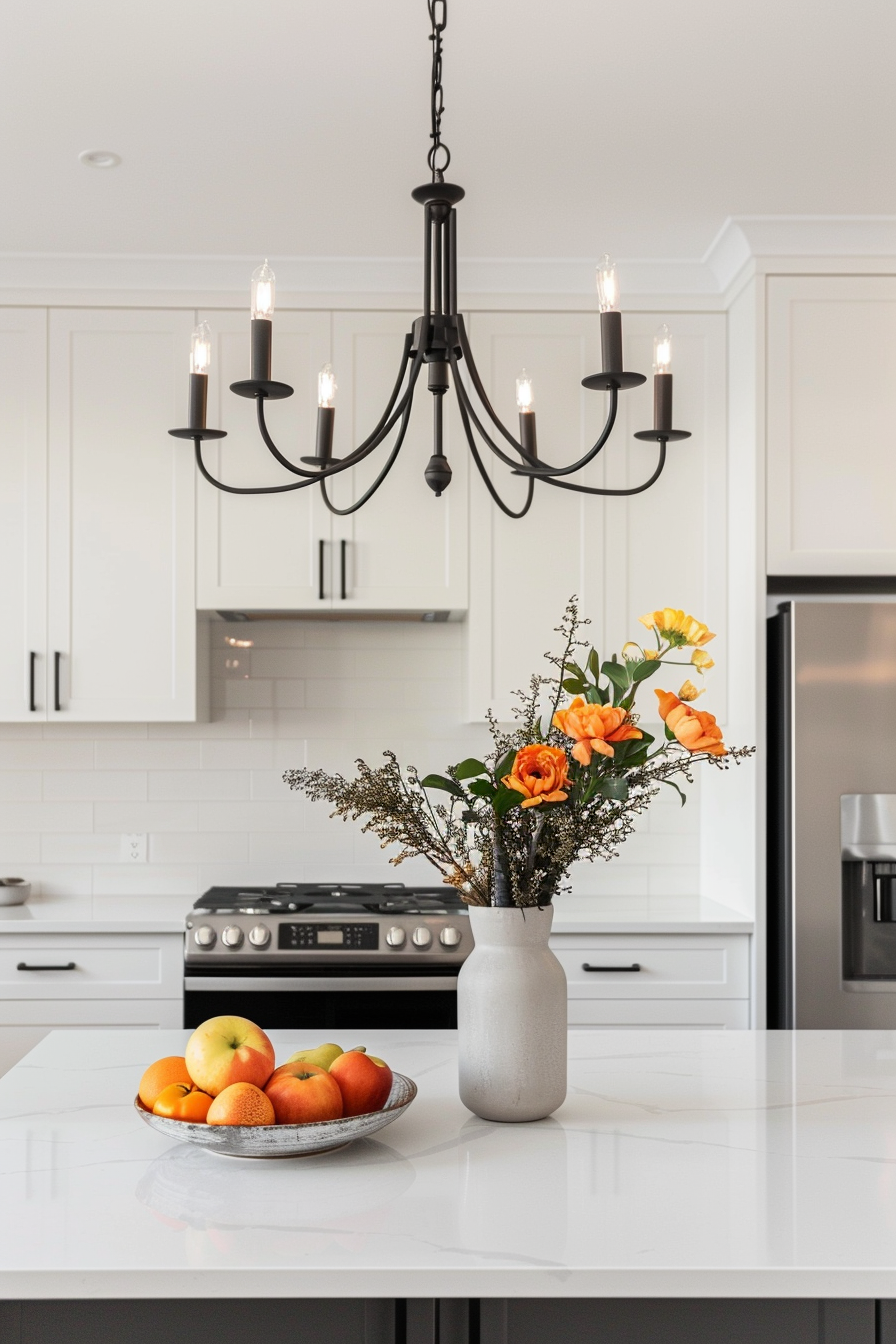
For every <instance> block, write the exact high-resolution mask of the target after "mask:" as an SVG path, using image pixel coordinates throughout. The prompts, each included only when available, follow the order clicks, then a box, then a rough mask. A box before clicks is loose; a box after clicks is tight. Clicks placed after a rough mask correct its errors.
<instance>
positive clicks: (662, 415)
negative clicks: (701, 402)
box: [653, 323, 672, 433]
mask: <svg viewBox="0 0 896 1344" xmlns="http://www.w3.org/2000/svg"><path fill="white" fill-rule="evenodd" d="M653 427H654V429H655V430H656V431H657V432H658V433H664V432H665V431H666V430H671V428H672V336H671V334H670V332H669V328H668V327H667V326H666V324H665V323H663V325H662V326H661V327H660V328H659V330H658V331H657V333H656V336H655V337H654V339H653Z"/></svg>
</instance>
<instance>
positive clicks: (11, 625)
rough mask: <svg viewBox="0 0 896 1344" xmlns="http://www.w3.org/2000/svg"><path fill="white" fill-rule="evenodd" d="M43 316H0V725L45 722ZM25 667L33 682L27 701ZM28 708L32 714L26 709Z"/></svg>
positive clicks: (19, 311)
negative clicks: (0, 632) (0, 633)
mask: <svg viewBox="0 0 896 1344" xmlns="http://www.w3.org/2000/svg"><path fill="white" fill-rule="evenodd" d="M46 370H47V316H46V312H45V311H44V310H43V309H28V308H4V309H2V310H0V573H2V575H3V582H2V584H0V623H2V626H3V643H2V648H0V720H2V721H3V722H10V721H13V720H18V719H23V720H34V719H42V718H45V717H46V707H47V702H46V697H45V695H44V685H43V683H44V680H45V674H46V640H47V630H46V602H47V567H46V535H47V534H46V509H47V499H46V488H47V409H46V407H47V396H46V392H47V372H46ZM32 661H33V670H34V678H35V692H34V699H33V701H32V698H31V673H32ZM32 705H33V708H32Z"/></svg>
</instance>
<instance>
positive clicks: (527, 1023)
mask: <svg viewBox="0 0 896 1344" xmlns="http://www.w3.org/2000/svg"><path fill="white" fill-rule="evenodd" d="M553 918H554V908H553V906H551V905H548V906H544V907H543V908H538V907H537V906H532V907H527V908H526V909H520V908H518V907H516V906H513V907H510V908H501V907H498V906H475V905H473V906H470V927H471V930H472V933H473V939H474V942H475V946H474V948H473V951H472V952H471V953H470V955H469V956H468V957H467V959H466V961H465V962H464V964H463V966H462V968H461V972H460V975H459V977H458V981H457V1025H458V1036H459V1041H458V1045H459V1064H460V1099H461V1101H462V1102H463V1103H464V1105H465V1106H468V1107H469V1108H470V1110H471V1111H473V1112H474V1113H475V1114H476V1115H479V1116H481V1117H482V1119H483V1120H503V1121H522V1120H542V1119H544V1117H545V1116H547V1115H550V1114H551V1112H552V1111H556V1109H557V1107H558V1106H561V1105H562V1104H563V1101H564V1100H565V1098H566V974H565V972H564V970H563V967H562V966H561V965H560V963H559V961H558V960H557V958H556V957H555V956H554V954H553V952H552V951H551V950H550V948H549V947H548V937H549V935H550V932H551V924H552V922H553Z"/></svg>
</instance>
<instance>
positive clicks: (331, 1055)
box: [286, 1041, 342, 1069]
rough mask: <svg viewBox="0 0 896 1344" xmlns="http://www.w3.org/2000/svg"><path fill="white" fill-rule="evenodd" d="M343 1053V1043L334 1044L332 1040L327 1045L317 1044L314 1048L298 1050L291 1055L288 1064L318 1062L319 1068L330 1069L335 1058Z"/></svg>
mask: <svg viewBox="0 0 896 1344" xmlns="http://www.w3.org/2000/svg"><path fill="white" fill-rule="evenodd" d="M341 1054H342V1046H341V1045H334V1044H333V1042H332V1041H327V1043H326V1045H318V1046H315V1048H314V1049H313V1050H297V1051H296V1052H295V1054H294V1055H290V1057H289V1059H288V1060H287V1061H286V1062H287V1064H295V1063H297V1062H298V1063H305V1064H316V1065H317V1067H318V1068H319V1069H329V1067H330V1065H331V1064H332V1063H333V1060H334V1059H338V1058H339V1056H340V1055H341Z"/></svg>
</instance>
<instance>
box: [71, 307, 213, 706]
mask: <svg viewBox="0 0 896 1344" xmlns="http://www.w3.org/2000/svg"><path fill="white" fill-rule="evenodd" d="M194 321H195V317H194V314H193V312H192V311H188V312H187V311H184V312H180V311H170V312H166V311H146V310H141V311H124V310H118V309H116V310H114V311H112V310H109V311H106V310H102V309H86V310H81V309H62V310H58V311H51V313H50V327H49V465H48V500H47V518H48V600H47V641H46V660H45V661H46V668H47V682H46V690H45V697H46V698H45V701H44V704H45V706H46V717H47V718H50V719H60V720H63V721H66V720H68V721H71V720H78V721H88V722H99V721H105V720H112V721H120V720H137V721H148V720H163V721H168V720H191V719H195V718H196V713H197V685H196V654H197V632H196V614H195V578H194V544H195V521H194V467H193V461H192V455H191V448H192V445H191V444H189V443H186V444H185V443H184V442H183V441H182V440H179V439H172V438H171V437H170V436H169V434H168V430H169V429H170V428H172V427H173V426H175V425H178V424H181V423H182V422H183V419H184V415H185V404H184V403H185V400H186V388H187V370H188V357H189V348H190V332H191V330H192V327H193V325H194Z"/></svg>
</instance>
